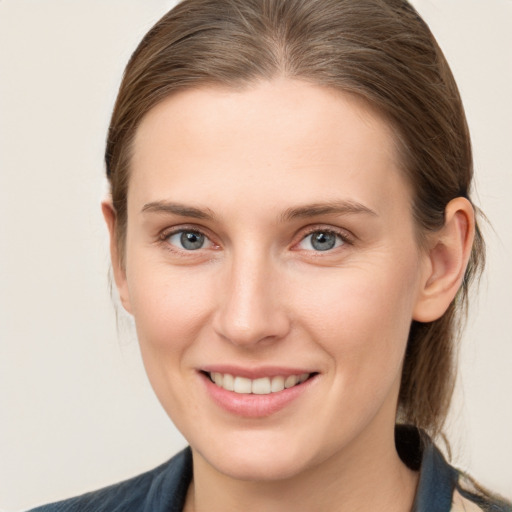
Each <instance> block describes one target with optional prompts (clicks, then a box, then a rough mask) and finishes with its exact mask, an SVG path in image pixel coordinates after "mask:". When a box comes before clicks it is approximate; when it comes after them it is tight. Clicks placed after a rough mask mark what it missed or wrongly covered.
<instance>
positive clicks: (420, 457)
mask: <svg viewBox="0 0 512 512" xmlns="http://www.w3.org/2000/svg"><path fill="white" fill-rule="evenodd" d="M395 437H396V446H397V450H398V453H399V455H400V457H401V458H402V460H403V461H404V462H405V463H406V464H407V465H408V466H409V467H410V468H411V469H414V470H419V471H420V476H419V483H418V489H417V492H416V497H415V500H414V504H413V508H412V512H473V511H474V512H480V511H485V512H512V506H511V505H510V504H507V503H505V502H502V501H500V500H490V499H487V498H483V497H481V496H479V495H478V494H477V493H476V492H471V491H469V490H465V488H464V485H463V483H464V482H463V481H464V475H463V474H461V473H460V472H459V471H458V470H456V469H455V468H453V467H452V466H450V465H449V464H448V463H447V462H446V460H445V458H444V457H443V455H442V454H441V452H440V451H439V450H438V449H437V448H436V446H435V445H434V444H433V443H432V442H431V440H430V439H429V438H428V437H427V436H425V435H423V434H422V433H420V432H419V431H418V430H417V429H415V428H413V427H404V426H402V427H397V430H396V436H395ZM191 480H192V452H191V450H190V448H186V449H185V450H183V451H181V452H180V453H178V454H177V455H175V456H174V457H173V458H172V459H170V460H169V461H168V462H166V463H164V464H162V465H161V466H158V467H157V468H155V469H153V470H151V471H148V472H146V473H143V474H141V475H139V476H136V477H134V478H131V479H129V480H126V481H124V482H121V483H118V484H115V485H112V486H109V487H106V488H104V489H100V490H99V491H94V492H90V493H87V494H84V495H82V496H78V497H75V498H71V499H67V500H64V501H59V502H57V503H53V504H50V505H44V506H42V507H38V508H35V509H33V510H32V511H31V512H182V510H183V507H184V504H185V498H186V495H187V490H188V487H189V484H190V482H191Z"/></svg>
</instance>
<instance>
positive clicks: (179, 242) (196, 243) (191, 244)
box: [167, 231, 208, 251]
mask: <svg viewBox="0 0 512 512" xmlns="http://www.w3.org/2000/svg"><path fill="white" fill-rule="evenodd" d="M207 240H208V239H207V238H206V237H205V236H204V235H203V234H202V233H198V232H197V231H178V232H176V233H173V234H172V235H170V236H169V238H168V239H167V241H168V242H169V243H170V244H171V245H175V246H176V247H179V248H180V249H185V250H187V251H196V250H198V249H203V248H204V246H205V242H206V241H207Z"/></svg>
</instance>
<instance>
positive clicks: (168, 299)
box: [128, 262, 214, 353]
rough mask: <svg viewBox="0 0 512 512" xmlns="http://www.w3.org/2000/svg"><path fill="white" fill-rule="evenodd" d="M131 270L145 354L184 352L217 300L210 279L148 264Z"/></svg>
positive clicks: (133, 300)
mask: <svg viewBox="0 0 512 512" xmlns="http://www.w3.org/2000/svg"><path fill="white" fill-rule="evenodd" d="M130 270H131V272H130V273H129V274H128V283H129V293H130V302H131V305H132V311H133V316H134V318H135V323H136V326H137V334H138V337H139V342H140V344H141V348H142V350H143V351H147V350H151V351H153V352H156V353H159V352H163V351H165V352H166V353H168V352H169V351H176V352H180V351H182V350H184V349H185V348H186V347H187V346H188V345H189V344H190V343H191V342H192V341H193V340H194V339H197V338H198V337H199V335H200V332H201V330H202V329H204V328H205V325H206V324H207V322H208V317H209V315H210V312H211V310H212V305H213V300H214V298H213V295H212V293H213V289H214V286H213V283H212V282H211V279H206V276H203V275H201V271H200V270H198V271H195V272H190V271H184V270H180V269H171V268H170V267H169V266H167V265H158V264H156V265H152V264H150V263H149V264H148V262H145V263H144V264H142V265H136V264H135V265H133V266H132V268H131V269H130Z"/></svg>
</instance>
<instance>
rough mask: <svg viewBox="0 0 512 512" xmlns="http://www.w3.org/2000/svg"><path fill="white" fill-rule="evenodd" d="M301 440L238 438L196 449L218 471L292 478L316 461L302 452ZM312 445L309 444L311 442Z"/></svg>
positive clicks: (263, 478) (239, 476)
mask: <svg viewBox="0 0 512 512" xmlns="http://www.w3.org/2000/svg"><path fill="white" fill-rule="evenodd" d="M303 447H304V444H303V443H290V442H289V440H288V442H280V443H275V442H269V441H268V440H267V441H266V442H263V441H262V442H258V441H254V440H253V441H252V442H250V441H245V443H244V442H243V441H238V442H233V443H231V444H230V445H229V450H228V449H226V444H219V445H217V446H215V447H212V446H209V447H208V448H207V449H206V450H198V453H199V454H200V456H201V457H202V458H203V459H204V460H205V461H206V463H207V464H209V465H210V466H211V467H213V468H214V469H215V470H216V471H218V472H219V473H222V474H224V475H226V476H228V477H230V478H233V479H237V480H245V481H260V482H261V481H277V480H286V479H288V478H292V477H294V476H296V475H298V474H300V473H301V472H303V471H305V470H306V469H307V468H308V467H310V466H311V465H314V464H315V462H314V461H313V460H310V457H309V454H307V453H305V450H304V448H303ZM310 447H311V445H310Z"/></svg>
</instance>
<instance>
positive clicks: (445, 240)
mask: <svg viewBox="0 0 512 512" xmlns="http://www.w3.org/2000/svg"><path fill="white" fill-rule="evenodd" d="M428 236H429V243H428V247H429V249H428V250H427V255H426V258H427V265H426V272H425V276H424V278H423V281H422V283H421V285H422V288H421V289H420V293H419V296H418V300H417V302H416V307H415V308H414V312H413V319H414V320H417V321H418V322H433V321H434V320H437V319H438V318H440V317H441V316H442V315H443V314H444V312H445V311H446V310H447V309H448V306H449V305H450V303H451V302H452V300H453V299H454V297H455V295H456V294H457V291H458V290H459V288H460V286H461V284H462V280H463V279H464V273H465V272H466V266H467V264H468V261H469V257H470V255H471V248H472V246H473V239H474V237H475V212H474V210H473V206H472V205H471V203H470V202H469V201H468V200H467V199H465V198H464V197H457V198H455V199H452V200H451V201H450V202H449V203H448V205H447V206H446V210H445V223H444V226H443V227H442V228H441V229H440V230H439V231H436V232H434V233H432V234H430V235H428Z"/></svg>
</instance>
